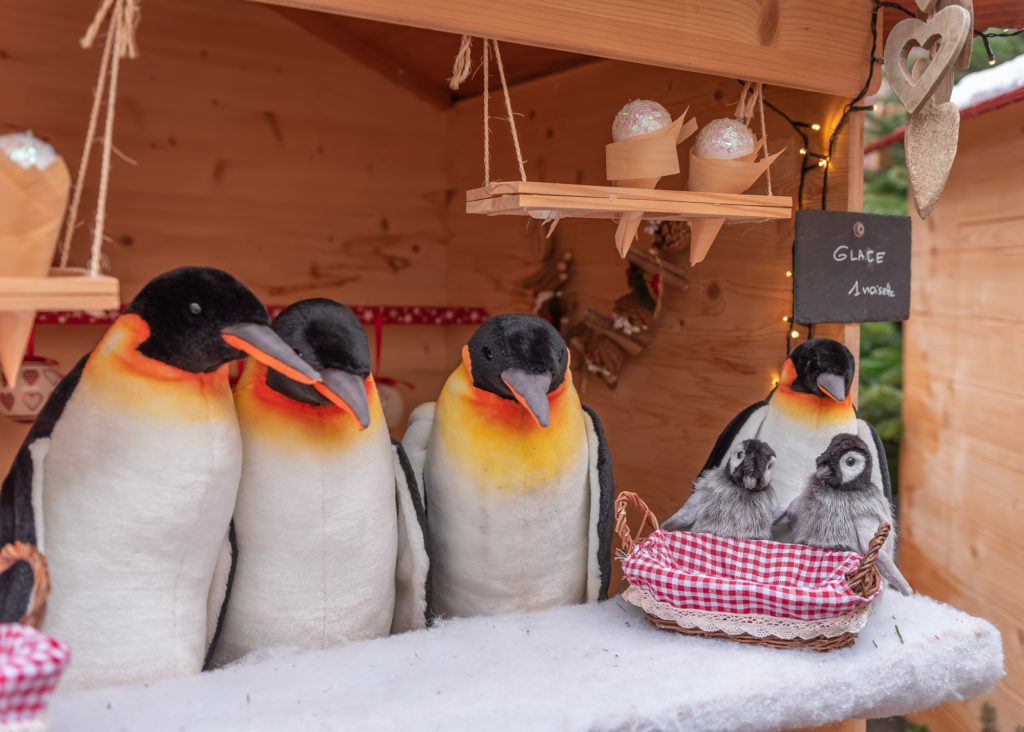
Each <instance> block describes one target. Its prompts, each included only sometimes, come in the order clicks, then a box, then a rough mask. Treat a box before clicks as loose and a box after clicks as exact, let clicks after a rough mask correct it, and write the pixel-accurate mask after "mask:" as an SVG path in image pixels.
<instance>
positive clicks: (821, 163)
mask: <svg viewBox="0 0 1024 732" xmlns="http://www.w3.org/2000/svg"><path fill="white" fill-rule="evenodd" d="M826 165H828V158H822V159H821V160H819V161H818V167H819V168H824V167H825V166H826Z"/></svg>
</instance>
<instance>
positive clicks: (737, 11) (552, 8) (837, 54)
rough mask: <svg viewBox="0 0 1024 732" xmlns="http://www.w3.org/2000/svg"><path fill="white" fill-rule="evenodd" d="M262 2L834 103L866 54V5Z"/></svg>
mask: <svg viewBox="0 0 1024 732" xmlns="http://www.w3.org/2000/svg"><path fill="white" fill-rule="evenodd" d="M255 1H257V2H265V1H268V0H255ZM269 2H271V3H272V4H275V5H288V6H293V7H300V8H306V9H309V10H319V11H323V12H327V13H335V14H340V15H353V16H356V17H360V18H367V19H370V20H378V21H383V22H389V23H398V24H401V25H411V26H416V27H420V28H430V29H433V30H440V31H447V32H450V33H468V34H471V35H474V36H484V37H490V38H497V39H498V40H502V41H512V42H514V43H523V44H527V45H533V46H541V47H544V48H555V49H559V50H563V51H571V52H575V53H584V54H589V55H592V56H602V57H606V58H613V59H620V60H622V61H631V62H635V63H641V64H648V65H653V66H664V67H668V68H676V69H686V70H690V71H698V72H701V73H707V74H714V75H717V76H734V77H737V78H742V79H752V80H754V81H763V82H766V83H768V84H775V85H780V86H787V87H794V88H797V89H807V90H810V91H816V92H825V93H830V94H839V95H843V96H853V95H854V94H856V93H857V92H858V91H859V90H860V88H861V87H862V86H863V84H864V78H865V74H866V71H867V65H868V51H869V49H870V47H871V33H870V18H871V3H870V2H867V0H832V2H827V3H823V2H821V0H771V1H770V2H768V1H766V2H751V1H750V0H719V1H718V2H715V3H713V4H712V3H702V2H698V1H697V0H649V1H647V2H643V3H640V2H632V3H630V2H621V0H516V2H514V3H511V2H508V1H507V0H432V1H431V2H429V3H428V2H423V1H422V0H269Z"/></svg>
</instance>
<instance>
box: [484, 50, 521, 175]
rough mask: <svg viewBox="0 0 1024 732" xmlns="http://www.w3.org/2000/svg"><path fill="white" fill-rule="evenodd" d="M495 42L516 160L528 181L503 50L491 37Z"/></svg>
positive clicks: (495, 53)
mask: <svg viewBox="0 0 1024 732" xmlns="http://www.w3.org/2000/svg"><path fill="white" fill-rule="evenodd" d="M491 43H492V44H494V58H495V59H496V60H497V62H498V75H499V76H500V77H501V91H502V92H503V93H504V95H505V112H506V113H507V114H508V126H509V128H510V129H511V130H512V143H513V144H514V145H515V147H516V161H517V162H518V163H519V175H520V176H522V178H523V181H524V182H525V181H526V167H525V166H524V165H523V151H522V150H521V149H520V148H519V134H518V133H517V132H516V118H515V115H514V114H513V113H512V99H511V97H509V94H508V84H507V83H506V82H505V67H504V66H503V65H502V63H501V51H499V50H498V42H497V41H495V40H494V39H491Z"/></svg>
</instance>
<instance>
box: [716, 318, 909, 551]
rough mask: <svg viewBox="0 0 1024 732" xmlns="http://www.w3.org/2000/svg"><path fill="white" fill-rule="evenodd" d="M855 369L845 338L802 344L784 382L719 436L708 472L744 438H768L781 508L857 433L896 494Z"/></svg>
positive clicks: (877, 476) (881, 481) (879, 482)
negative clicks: (865, 415) (858, 398)
mask: <svg viewBox="0 0 1024 732" xmlns="http://www.w3.org/2000/svg"><path fill="white" fill-rule="evenodd" d="M855 368H856V363H855V362H854V359H853V354H852V353H850V351H849V350H848V349H847V348H846V346H844V345H842V344H841V343H838V342H836V341H833V340H829V339H827V338H813V339H811V340H809V341H806V342H805V343H801V344H800V345H799V346H797V347H796V348H794V349H793V352H792V353H791V354H790V355H789V358H788V359H787V360H786V362H785V364H783V367H782V374H781V376H780V378H779V384H778V386H777V387H776V388H775V389H774V390H773V391H772V392H771V393H770V394H769V395H768V397H767V398H766V399H765V400H764V401H761V402H757V403H756V404H752V405H751V406H749V407H747V408H746V409H744V410H743V411H742V412H740V413H739V414H738V415H736V417H734V418H733V420H732V421H731V422H729V424H728V426H726V428H725V430H724V431H723V432H722V434H721V435H719V437H718V440H717V441H716V442H715V446H714V448H713V449H712V451H711V455H710V456H709V457H708V460H707V462H706V463H705V464H704V468H703V469H702V472H703V470H709V469H712V468H717V467H721V466H722V465H724V464H725V463H726V461H727V460H728V458H729V455H730V454H731V453H733V452H734V451H735V450H736V449H737V447H738V446H739V445H740V444H741V443H742V442H743V441H744V440H749V439H751V438H757V439H759V440H761V441H763V442H767V443H768V444H769V445H771V446H772V448H773V449H774V450H775V453H776V461H775V468H774V471H773V478H772V485H773V486H774V488H775V495H776V502H777V507H778V509H779V511H780V512H781V511H784V510H785V508H786V506H788V505H789V504H790V502H791V501H792V500H793V499H794V498H796V497H797V495H799V493H800V492H801V491H802V490H803V489H804V486H805V485H806V482H807V476H808V475H810V474H811V473H813V472H814V471H815V469H816V460H817V458H818V455H820V454H821V453H822V452H823V451H824V450H825V449H826V448H827V447H828V445H829V443H830V442H831V440H832V438H833V437H834V436H835V435H837V434H841V433H851V434H855V435H859V436H860V437H861V438H862V439H863V440H864V442H865V443H867V445H868V446H869V448H868V449H869V451H870V452H871V458H872V475H871V480H872V484H873V485H876V486H879V487H880V488H881V489H882V491H883V492H884V494H885V496H886V497H887V498H888V497H890V496H891V495H892V491H891V489H890V487H889V466H888V465H887V463H886V461H885V452H884V451H883V449H882V441H881V439H880V438H879V437H878V434H877V433H876V432H875V430H874V428H873V427H871V425H869V424H868V423H867V422H865V421H864V420H862V419H859V418H858V417H857V411H856V410H855V409H854V407H853V401H852V396H851V391H850V387H851V386H852V384H853V376H854V370H855ZM780 528H781V530H780ZM784 529H785V527H784V526H782V525H781V524H780V525H777V526H776V532H775V533H776V536H778V537H780V538H785V536H786V534H785V530H784Z"/></svg>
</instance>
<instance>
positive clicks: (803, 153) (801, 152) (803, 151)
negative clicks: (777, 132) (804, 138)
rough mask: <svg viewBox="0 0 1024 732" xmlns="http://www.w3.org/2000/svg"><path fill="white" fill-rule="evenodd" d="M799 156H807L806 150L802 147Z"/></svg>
mask: <svg viewBox="0 0 1024 732" xmlns="http://www.w3.org/2000/svg"><path fill="white" fill-rule="evenodd" d="M800 154H801V155H806V154H807V148H804V147H802V148H800Z"/></svg>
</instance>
